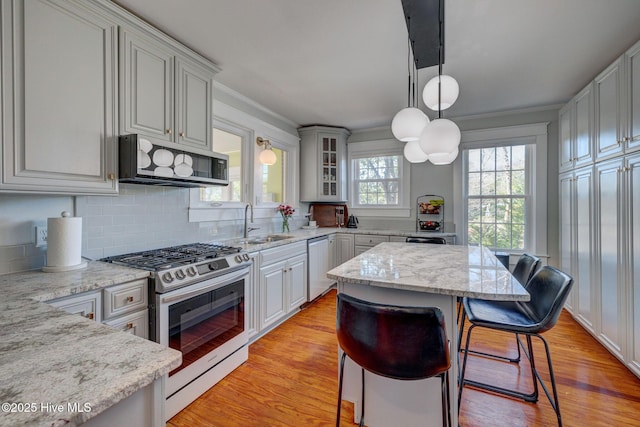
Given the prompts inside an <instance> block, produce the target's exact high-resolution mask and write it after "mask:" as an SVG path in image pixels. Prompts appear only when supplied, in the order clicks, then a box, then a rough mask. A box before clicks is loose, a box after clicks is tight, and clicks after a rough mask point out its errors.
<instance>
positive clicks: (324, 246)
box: [307, 236, 333, 301]
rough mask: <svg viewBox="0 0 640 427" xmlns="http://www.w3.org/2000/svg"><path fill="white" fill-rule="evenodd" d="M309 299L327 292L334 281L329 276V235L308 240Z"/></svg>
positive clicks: (311, 299)
mask: <svg viewBox="0 0 640 427" xmlns="http://www.w3.org/2000/svg"><path fill="white" fill-rule="evenodd" d="M307 245H308V246H307V257H308V264H307V272H308V275H309V276H308V277H307V284H308V286H309V289H308V290H309V292H307V300H308V301H313V300H314V299H316V298H318V297H319V296H320V295H322V294H323V293H325V292H326V291H327V290H328V289H329V288H330V287H331V285H333V281H332V280H331V279H328V278H327V271H329V240H328V239H327V236H321V237H315V238H313V239H309V240H308V241H307Z"/></svg>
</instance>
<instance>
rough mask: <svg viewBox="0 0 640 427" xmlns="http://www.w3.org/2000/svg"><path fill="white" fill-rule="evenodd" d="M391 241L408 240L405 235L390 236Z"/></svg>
mask: <svg viewBox="0 0 640 427" xmlns="http://www.w3.org/2000/svg"><path fill="white" fill-rule="evenodd" d="M389 241H390V242H397V243H404V242H406V241H407V238H406V237H405V236H389Z"/></svg>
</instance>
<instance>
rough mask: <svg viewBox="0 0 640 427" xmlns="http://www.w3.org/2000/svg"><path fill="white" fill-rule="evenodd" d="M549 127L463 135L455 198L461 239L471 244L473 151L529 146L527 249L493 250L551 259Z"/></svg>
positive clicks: (527, 165)
mask: <svg viewBox="0 0 640 427" xmlns="http://www.w3.org/2000/svg"><path fill="white" fill-rule="evenodd" d="M547 125H548V122H545V123H534V124H530V125H519V126H508V127H502V128H491V129H481V130H472V131H464V132H462V138H461V143H460V150H461V154H462V155H461V156H460V161H457V162H455V164H454V195H455V196H454V197H455V202H456V204H457V205H458V206H460V207H461V209H458V210H457V212H455V213H454V217H455V221H456V223H457V224H460V231H459V232H458V233H457V234H458V235H457V239H458V241H459V242H461V244H463V245H467V244H469V243H468V234H467V231H468V205H467V200H468V199H467V197H468V190H467V188H466V186H467V156H468V150H469V149H476V148H491V147H499V146H505V145H526V148H525V150H527V152H526V156H525V161H526V165H525V167H526V168H527V170H528V171H529V172H530V173H529V174H528V176H527V182H526V191H525V193H527V197H526V198H525V215H526V217H525V218H526V219H525V247H524V249H508V248H504V249H503V248H492V249H495V250H498V251H501V252H508V253H510V254H514V255H517V254H522V253H525V252H528V253H534V254H536V255H538V256H545V257H546V256H548V250H547Z"/></svg>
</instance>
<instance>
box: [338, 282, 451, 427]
mask: <svg viewBox="0 0 640 427" xmlns="http://www.w3.org/2000/svg"><path fill="white" fill-rule="evenodd" d="M336 332H337V334H338V343H339V344H340V348H341V349H342V351H343V354H342V357H341V359H340V379H339V387H338V411H337V418H336V427H338V426H339V425H340V409H341V406H342V380H343V376H344V361H345V357H346V356H349V358H350V359H351V360H353V361H354V362H355V363H356V364H358V365H359V366H360V367H361V370H362V407H361V413H360V426H362V425H363V424H364V389H365V387H364V377H365V374H364V371H365V369H366V370H367V371H369V372H371V373H374V374H376V375H381V376H383V377H387V378H393V379H397V380H421V379H426V378H431V377H435V376H438V377H440V388H441V392H442V425H443V426H451V405H450V401H449V375H448V373H447V372H448V370H449V367H450V366H451V360H450V358H449V342H448V340H447V333H446V329H445V322H444V316H443V314H442V312H441V311H440V309H439V308H437V307H399V306H393V305H385V304H376V303H371V302H367V301H362V300H360V299H357V298H354V297H352V296H349V295H346V294H342V293H340V294H338V302H337V313H336Z"/></svg>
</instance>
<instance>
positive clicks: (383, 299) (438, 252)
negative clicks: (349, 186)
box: [327, 243, 529, 427]
mask: <svg viewBox="0 0 640 427" xmlns="http://www.w3.org/2000/svg"><path fill="white" fill-rule="evenodd" d="M327 277H329V278H330V279H334V280H336V281H337V283H338V292H343V293H346V294H349V295H352V296H354V297H357V298H360V299H363V300H367V301H372V302H377V303H386V304H394V305H400V306H435V307H439V308H440V309H441V310H442V312H443V314H444V316H445V322H446V328H447V335H448V337H449V340H450V343H451V369H450V370H449V375H450V378H449V379H450V385H451V387H450V401H451V412H452V414H451V415H452V422H453V425H458V421H457V412H458V409H457V395H458V386H457V381H456V379H457V378H456V377H457V372H458V363H457V362H458V360H457V357H456V351H455V349H456V348H457V323H456V297H458V296H461V297H464V296H467V297H473V298H481V299H487V300H497V301H528V300H529V294H528V293H527V291H526V290H525V289H524V288H523V287H522V286H521V285H520V283H518V281H517V280H516V279H515V278H514V277H513V276H512V275H511V273H510V272H509V271H508V270H507V269H506V268H505V267H504V266H503V265H502V264H501V263H500V261H498V259H497V258H496V257H495V255H494V254H493V253H492V252H491V251H490V250H489V249H487V248H484V247H477V246H454V245H433V244H420V243H381V244H379V245H377V246H375V247H373V248H372V249H370V250H368V251H367V252H364V253H362V254H360V255H358V256H357V257H355V258H353V259H351V260H350V261H348V262H346V263H344V264H342V265H340V266H338V267H336V268H334V269H333V270H330V271H329V272H328V273H327ZM360 387H361V386H360V368H359V367H357V366H356V365H355V364H354V363H353V362H352V361H351V360H349V358H347V363H346V364H345V373H344V391H343V397H344V400H347V401H350V402H353V403H354V421H355V422H359V421H360V420H359V417H360V405H361V402H359V400H360V396H361V389H360ZM365 407H366V412H365V423H366V425H367V426H369V427H382V426H390V425H402V426H425V425H428V426H440V425H442V420H441V411H440V381H439V380H438V379H437V378H431V379H426V380H420V381H397V380H392V379H389V378H383V377H379V376H375V375H373V374H367V379H366V405H365Z"/></svg>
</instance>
